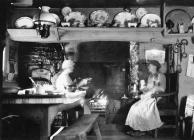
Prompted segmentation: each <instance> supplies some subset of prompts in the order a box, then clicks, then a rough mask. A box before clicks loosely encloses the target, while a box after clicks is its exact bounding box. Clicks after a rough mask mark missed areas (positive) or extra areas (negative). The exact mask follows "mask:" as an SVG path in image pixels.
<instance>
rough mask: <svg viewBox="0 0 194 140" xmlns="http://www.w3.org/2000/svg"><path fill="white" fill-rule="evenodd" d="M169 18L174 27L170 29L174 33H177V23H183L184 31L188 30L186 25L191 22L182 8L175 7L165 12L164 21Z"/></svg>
mask: <svg viewBox="0 0 194 140" xmlns="http://www.w3.org/2000/svg"><path fill="white" fill-rule="evenodd" d="M168 20H171V21H172V22H173V23H174V27H173V28H172V31H173V32H174V33H178V25H179V24H183V25H184V29H185V31H187V30H188V27H189V26H190V24H191V17H190V15H189V14H188V13H187V12H186V11H185V10H183V9H175V10H172V11H170V12H169V13H167V15H166V17H165V22H167V21H168Z"/></svg>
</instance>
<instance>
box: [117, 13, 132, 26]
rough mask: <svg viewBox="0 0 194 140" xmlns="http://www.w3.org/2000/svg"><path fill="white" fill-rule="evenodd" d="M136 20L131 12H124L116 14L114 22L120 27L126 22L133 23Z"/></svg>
mask: <svg viewBox="0 0 194 140" xmlns="http://www.w3.org/2000/svg"><path fill="white" fill-rule="evenodd" d="M135 18H136V16H135V15H133V14H131V13H130V12H127V11H124V12H120V13H118V14H116V15H115V17H114V19H113V21H114V23H117V24H119V25H124V24H125V22H128V21H133V20H134V19H135Z"/></svg>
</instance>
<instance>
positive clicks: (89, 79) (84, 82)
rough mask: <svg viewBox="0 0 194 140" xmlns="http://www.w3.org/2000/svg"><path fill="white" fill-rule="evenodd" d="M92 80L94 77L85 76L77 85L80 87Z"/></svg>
mask: <svg viewBox="0 0 194 140" xmlns="http://www.w3.org/2000/svg"><path fill="white" fill-rule="evenodd" d="M91 80H92V78H85V79H82V80H81V81H80V82H79V83H78V85H77V87H78V88H79V87H82V86H86V85H88V84H90V83H91Z"/></svg>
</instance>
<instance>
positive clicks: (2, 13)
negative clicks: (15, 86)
mask: <svg viewBox="0 0 194 140" xmlns="http://www.w3.org/2000/svg"><path fill="white" fill-rule="evenodd" d="M0 5H1V8H0V60H1V61H0V69H1V70H0V71H1V73H0V91H2V83H3V80H2V79H3V71H2V60H3V48H4V46H5V43H4V42H5V37H6V35H5V33H6V13H7V9H8V8H7V6H8V4H7V0H1V1H0ZM1 93H2V92H0V99H1ZM1 110H2V109H1V102H0V114H1ZM1 117H2V116H1ZM1 127H2V125H1V120H0V140H1V139H2V129H1Z"/></svg>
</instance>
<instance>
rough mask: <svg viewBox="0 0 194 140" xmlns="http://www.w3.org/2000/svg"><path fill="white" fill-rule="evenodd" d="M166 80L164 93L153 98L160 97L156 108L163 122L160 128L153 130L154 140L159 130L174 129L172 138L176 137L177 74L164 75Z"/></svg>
mask: <svg viewBox="0 0 194 140" xmlns="http://www.w3.org/2000/svg"><path fill="white" fill-rule="evenodd" d="M166 79H167V88H166V92H163V93H162V92H161V93H158V94H157V96H156V97H155V98H156V99H159V98H158V97H162V99H160V100H158V103H157V107H158V110H159V113H160V117H161V119H162V121H163V122H164V124H163V126H162V127H160V128H158V129H155V132H154V137H155V138H157V137H158V130H159V129H167V128H168V129H175V133H174V136H177V135H178V73H175V74H170V75H166Z"/></svg>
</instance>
